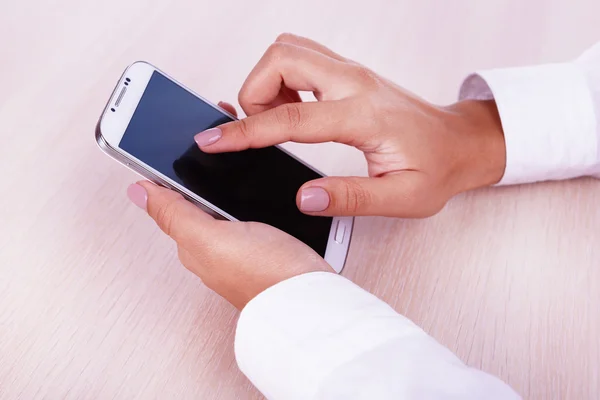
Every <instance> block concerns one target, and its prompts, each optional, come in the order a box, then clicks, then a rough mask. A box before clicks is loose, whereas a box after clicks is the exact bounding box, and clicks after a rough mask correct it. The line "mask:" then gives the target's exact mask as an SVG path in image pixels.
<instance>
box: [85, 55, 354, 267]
mask: <svg viewBox="0 0 600 400" xmlns="http://www.w3.org/2000/svg"><path fill="white" fill-rule="evenodd" d="M234 119H235V117H234V116H232V115H231V114H229V113H228V112H226V111H225V110H223V109H221V108H220V107H218V106H216V105H214V104H212V103H210V102H209V101H207V100H206V99H204V98H202V97H201V96H199V95H197V94H196V93H194V92H192V91H191V90H190V89H188V88H186V87H185V86H183V85H182V84H180V83H179V82H177V81H175V80H174V79H172V78H171V77H169V76H168V75H167V74H165V73H164V72H162V71H160V70H158V69H157V68H156V67H154V66H152V65H150V64H148V63H146V62H141V61H140V62H136V63H134V64H132V65H131V66H129V67H128V68H127V69H126V70H125V72H124V74H123V76H121V79H120V80H119V82H118V84H117V86H116V88H115V90H114V91H113V94H112V95H111V97H110V100H109V101H108V104H107V105H106V107H105V109H104V111H103V112H102V116H101V117H100V120H99V121H98V125H97V127H96V141H97V143H98V145H99V146H100V148H101V149H102V150H103V151H104V152H105V153H107V154H108V155H109V156H111V157H112V158H114V159H115V160H117V161H119V162H120V163H122V164H124V165H125V166H127V167H129V168H130V169H132V170H133V171H135V172H137V173H139V174H140V175H141V176H143V177H144V178H146V179H149V180H151V181H153V182H155V183H156V184H159V185H162V186H165V187H167V188H169V189H172V190H175V191H177V192H179V193H181V194H182V195H183V196H184V197H185V198H186V199H188V200H189V201H191V202H193V203H194V204H196V205H197V206H199V207H200V208H202V209H203V210H204V211H206V212H208V213H210V214H211V215H213V216H214V217H216V218H221V219H228V220H232V221H257V222H263V223H266V224H269V225H272V226H274V227H276V228H279V229H281V230H282V231H285V232H287V233H288V234H290V235H292V236H294V237H296V238H297V239H299V240H301V241H303V242H304V243H306V244H307V245H309V246H310V247H311V248H312V249H313V250H315V251H316V252H317V253H318V254H320V255H321V256H322V257H323V258H324V259H325V261H327V262H328V263H329V264H330V265H331V266H332V267H333V269H334V270H336V271H337V272H340V271H341V270H342V268H343V267H344V263H345V261H346V255H347V254H348V247H349V244H350V239H351V236H352V227H353V224H354V218H353V217H315V216H309V215H305V214H303V213H301V212H300V211H299V210H298V208H297V206H296V192H297V191H298V189H299V188H300V186H302V184H304V183H305V182H307V181H310V180H313V179H317V178H320V177H322V176H323V174H321V173H320V172H319V171H317V170H316V169H314V168H313V167H311V166H310V165H308V164H306V163H304V162H302V161H301V160H299V159H297V158H296V157H294V156H293V155H292V154H290V153H288V152H286V151H285V150H284V149H282V148H280V147H278V146H272V147H266V148H263V149H249V150H244V151H240V152H234V153H220V154H208V153H204V152H202V151H201V150H200V149H199V148H198V146H197V145H196V143H195V142H194V135H195V134H196V133H199V132H202V131H203V130H205V129H208V128H212V127H215V126H218V125H220V124H223V123H225V122H229V121H232V120H234ZM232 245H234V244H232Z"/></svg>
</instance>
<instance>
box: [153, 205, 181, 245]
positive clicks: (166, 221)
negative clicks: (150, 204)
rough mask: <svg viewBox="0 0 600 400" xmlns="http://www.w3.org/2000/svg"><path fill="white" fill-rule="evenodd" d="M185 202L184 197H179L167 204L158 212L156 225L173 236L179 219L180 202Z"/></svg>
mask: <svg viewBox="0 0 600 400" xmlns="http://www.w3.org/2000/svg"><path fill="white" fill-rule="evenodd" d="M181 201H185V200H184V199H183V197H178V198H177V199H175V200H172V201H169V202H166V203H164V204H162V205H160V206H159V207H158V209H157V210H156V223H157V224H158V226H159V228H160V229H161V230H162V231H163V232H164V233H166V234H167V235H169V236H172V234H173V226H174V223H175V220H176V218H177V209H178V207H179V202H181Z"/></svg>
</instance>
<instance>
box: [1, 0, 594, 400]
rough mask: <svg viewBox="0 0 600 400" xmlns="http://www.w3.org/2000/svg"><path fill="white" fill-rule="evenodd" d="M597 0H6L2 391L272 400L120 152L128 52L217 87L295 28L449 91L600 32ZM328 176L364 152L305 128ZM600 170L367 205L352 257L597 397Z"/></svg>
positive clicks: (499, 363) (411, 298)
mask: <svg viewBox="0 0 600 400" xmlns="http://www.w3.org/2000/svg"><path fill="white" fill-rule="evenodd" d="M599 12H600V5H599V3H598V2H597V1H596V0H583V1H576V2H564V1H559V0H531V1H528V2H523V1H520V0H487V1H484V2H482V1H475V0H455V1H452V2H441V1H435V0H424V1H419V2H416V1H410V0H399V1H391V0H390V1H385V0H371V1H369V2H368V4H367V3H364V2H361V1H357V0H352V1H348V0H345V1H343V0H331V1H327V2H321V1H318V0H304V1H289V2H287V1H276V0H258V1H252V2H245V1H238V2H235V1H229V2H219V1H210V2H209V1H195V2H186V1H169V2H165V1H158V0H131V1H128V2H119V1H116V0H104V1H101V2H92V1H75V0H56V1H40V0H38V1H29V2H24V1H13V2H9V1H3V2H0V60H1V64H0V65H1V67H0V68H1V69H0V88H1V91H0V139H1V143H0V171H2V189H1V193H2V197H1V199H2V200H1V203H0V206H1V207H0V223H1V227H2V228H1V229H0V398H1V399H108V398H114V399H132V398H139V399H150V398H177V399H255V398H261V396H260V394H259V393H258V392H257V391H256V390H255V389H254V388H253V387H252V385H251V384H250V383H249V382H248V381H247V380H246V379H245V378H244V377H243V376H242V375H241V373H240V372H239V371H238V369H237V367H236V365H235V360H234V355H233V350H232V343H233V335H234V329H235V322H236V319H237V313H236V312H235V310H234V309H233V308H232V307H231V306H229V305H228V304H227V303H225V302H224V301H223V300H221V299H219V298H218V297H217V296H216V295H214V294H212V293H210V292H209V291H208V290H207V289H206V288H205V287H203V285H202V284H201V283H200V282H199V281H198V279H196V278H195V277H194V276H192V275H191V274H190V273H188V272H187V271H186V270H185V269H183V268H182V267H181V266H180V265H179V263H178V261H177V258H176V254H175V249H174V246H173V244H172V243H170V241H169V240H167V239H166V238H165V237H164V236H163V235H161V234H160V232H159V231H158V230H157V229H156V227H155V226H154V225H153V223H152V222H151V221H150V220H149V219H148V218H145V217H144V216H143V215H142V214H141V213H140V212H139V211H138V210H136V209H135V208H134V207H133V206H131V205H130V204H129V203H128V202H127V200H126V198H125V188H126V186H127V184H128V183H129V182H131V181H133V180H134V179H136V178H135V176H134V175H133V174H132V173H130V172H128V171H126V170H125V169H124V168H122V167H120V166H119V165H117V164H116V163H114V162H113V161H111V160H110V159H108V158H107V157H105V156H104V155H102V154H101V152H100V151H99V150H98V149H97V148H96V145H95V143H94V139H93V130H94V125H95V123H96V120H97V117H98V115H99V113H100V111H101V109H102V107H103V105H104V103H105V101H106V99H107V97H108V96H109V94H110V92H111V90H112V88H113V85H114V83H115V81H116V79H117V78H118V76H119V74H120V73H121V71H122V70H123V68H124V67H125V66H126V65H128V64H129V63H130V62H132V61H134V60H138V59H144V60H148V61H151V62H152V63H154V64H156V65H158V66H159V67H161V68H162V69H164V70H166V71H168V72H169V73H170V74H172V75H173V76H175V77H177V78H178V79H179V80H181V81H183V82H185V83H186V84H188V85H189V86H191V87H193V88H194V89H195V90H196V91H198V92H199V93H202V94H203V95H205V96H206V97H208V98H210V99H213V100H215V101H217V100H220V99H223V100H229V101H235V99H236V95H237V90H238V88H239V87H240V86H241V83H242V82H243V80H244V78H245V76H246V75H247V73H248V72H249V71H250V69H251V68H252V66H253V65H254V63H255V62H256V61H257V60H258V58H259V57H260V55H261V54H262V52H263V51H264V49H265V48H266V47H267V46H268V45H269V43H270V42H271V41H272V40H274V38H275V37H276V35H277V34H278V33H280V32H284V31H291V32H295V33H298V34H302V35H306V36H310V37H312V38H314V39H316V40H319V41H322V42H323V43H325V44H327V45H328V46H330V47H332V48H334V49H335V50H336V51H338V52H340V53H341V54H344V55H346V56H348V57H351V58H354V59H356V60H359V61H360V62H362V63H364V64H366V65H368V66H370V67H372V68H374V69H375V70H376V71H378V72H380V73H382V74H383V75H385V76H388V77H390V78H392V79H393V80H395V81H396V82H398V83H400V84H402V85H404V86H406V87H407V88H408V89H410V90H413V91H415V92H417V93H420V94H422V95H424V96H425V97H426V98H428V99H429V100H431V101H435V102H440V103H448V102H450V101H452V100H453V99H454V97H455V94H456V92H457V88H458V85H459V83H460V80H461V79H462V78H463V77H464V76H465V75H466V74H468V73H469V72H471V71H473V70H475V69H478V68H489V67H499V66H510V65H520V64H527V63H538V62H550V61H559V60H564V59H568V58H572V57H574V56H576V55H577V54H578V53H579V52H581V51H582V50H583V49H585V48H586V47H587V46H589V45H591V44H592V43H593V42H595V41H596V40H598V38H600V25H599V24H598V23H597V21H598V20H597V16H598V13H599ZM290 147H291V148H292V149H293V150H294V151H295V152H296V153H298V154H300V155H301V156H302V157H304V158H305V159H307V160H308V161H309V162H312V163H314V164H315V165H316V166H317V167H318V168H319V169H321V170H323V171H325V172H326V173H329V174H362V173H364V171H365V164H364V161H363V159H362V157H361V155H360V154H359V153H357V152H356V151H354V150H352V149H349V148H345V147H343V146H337V145H332V144H325V145H318V146H299V145H291V146H290ZM598 199H600V184H599V183H598V182H596V181H593V180H589V179H580V180H574V181H570V182H559V183H544V184H538V185H527V186H520V187H508V188H490V189H486V190H480V191H476V192H472V193H468V194H465V195H462V196H459V197H457V198H455V199H453V200H452V201H451V203H450V204H449V205H448V206H447V207H446V209H445V210H444V211H443V212H442V213H441V214H439V215H438V216H436V217H433V218H430V219H427V220H418V221H408V220H393V219H385V218H360V219H359V220H358V221H357V226H356V230H355V235H354V238H353V243H352V247H351V254H350V258H349V262H348V265H347V267H346V269H345V271H344V274H345V275H346V276H347V277H349V278H350V279H352V280H353V281H355V282H357V283H358V284H360V285H361V286H363V287H365V288H366V289H368V290H370V291H372V292H373V293H375V294H377V295H378V296H380V297H381V298H383V299H384V300H385V301H387V302H389V303H390V304H392V305H393V306H394V307H395V308H396V309H397V310H398V311H399V312H401V313H403V314H405V315H407V316H408V317H410V318H412V319H413V320H414V321H415V322H417V323H418V324H420V325H421V326H423V327H424V329H425V330H426V331H427V332H429V333H430V334H431V335H433V336H434V337H435V338H436V339H438V340H439V341H441V342H442V343H443V344H444V345H446V346H448V347H449V348H450V349H452V350H453V351H455V352H456V353H457V354H458V355H459V356H460V357H461V358H462V359H463V360H465V362H467V363H468V364H469V365H472V366H474V367H477V368H482V369H484V370H486V371H489V372H491V373H493V374H496V375H498V376H500V377H501V378H502V379H504V380H506V381H507V382H508V383H509V384H511V385H512V386H513V387H514V388H515V389H516V390H518V391H519V392H520V393H522V394H523V395H524V396H525V397H527V398H535V399H542V398H553V399H555V398H556V399H558V398H573V399H594V398H598V397H600V382H599V376H600V341H599V340H598V337H600V314H599V313H598V311H597V310H598V309H600V295H599V293H600V272H599V267H600V261H599V260H600V246H598V242H599V240H600V228H599V227H600V207H599V200H598Z"/></svg>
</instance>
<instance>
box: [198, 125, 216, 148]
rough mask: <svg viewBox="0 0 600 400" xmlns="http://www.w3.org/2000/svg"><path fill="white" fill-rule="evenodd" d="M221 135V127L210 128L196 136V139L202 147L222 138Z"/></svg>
mask: <svg viewBox="0 0 600 400" xmlns="http://www.w3.org/2000/svg"><path fill="white" fill-rule="evenodd" d="M221 135H222V132H221V129H219V128H210V129H207V130H205V131H204V132H200V133H199V134H197V135H196V136H194V140H195V141H196V144H198V146H200V147H202V146H208V145H209V144H213V143H214V142H216V141H217V140H219V139H221Z"/></svg>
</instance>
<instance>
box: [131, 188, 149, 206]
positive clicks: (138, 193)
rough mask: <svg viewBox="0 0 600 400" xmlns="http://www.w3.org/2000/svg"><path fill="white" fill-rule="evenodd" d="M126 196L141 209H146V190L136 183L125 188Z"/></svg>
mask: <svg viewBox="0 0 600 400" xmlns="http://www.w3.org/2000/svg"><path fill="white" fill-rule="evenodd" d="M127 197H129V200H131V202H132V203H133V204H135V205H136V206H138V207H139V208H141V209H142V210H146V204H147V203H148V192H146V189H144V188H143V187H142V185H138V184H137V183H134V184H131V185H129V187H128V188H127Z"/></svg>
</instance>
